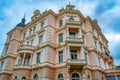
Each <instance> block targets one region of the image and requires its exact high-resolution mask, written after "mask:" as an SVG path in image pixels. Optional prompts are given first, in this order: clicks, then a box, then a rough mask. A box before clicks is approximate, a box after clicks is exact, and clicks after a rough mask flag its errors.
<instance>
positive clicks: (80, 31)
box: [79, 26, 82, 38]
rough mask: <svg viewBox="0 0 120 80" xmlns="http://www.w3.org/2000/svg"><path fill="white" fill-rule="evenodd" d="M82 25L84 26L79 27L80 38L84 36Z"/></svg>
mask: <svg viewBox="0 0 120 80" xmlns="http://www.w3.org/2000/svg"><path fill="white" fill-rule="evenodd" d="M81 27H82V26H80V28H79V38H82V30H81Z"/></svg>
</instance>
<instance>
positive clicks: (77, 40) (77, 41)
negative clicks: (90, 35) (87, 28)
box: [66, 37, 83, 43]
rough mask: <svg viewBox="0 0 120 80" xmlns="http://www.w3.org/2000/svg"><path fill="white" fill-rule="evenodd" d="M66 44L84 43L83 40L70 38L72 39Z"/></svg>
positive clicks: (68, 39) (68, 38)
mask: <svg viewBox="0 0 120 80" xmlns="http://www.w3.org/2000/svg"><path fill="white" fill-rule="evenodd" d="M66 42H68V43H83V38H70V37H67V39H66Z"/></svg>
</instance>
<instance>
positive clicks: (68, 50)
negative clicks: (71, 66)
mask: <svg viewBox="0 0 120 80" xmlns="http://www.w3.org/2000/svg"><path fill="white" fill-rule="evenodd" d="M67 53H68V59H70V46H68V47H67Z"/></svg>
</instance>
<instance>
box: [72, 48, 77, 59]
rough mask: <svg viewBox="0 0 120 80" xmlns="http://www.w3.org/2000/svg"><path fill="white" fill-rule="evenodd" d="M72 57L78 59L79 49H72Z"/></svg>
mask: <svg viewBox="0 0 120 80" xmlns="http://www.w3.org/2000/svg"><path fill="white" fill-rule="evenodd" d="M70 53H71V59H77V50H70Z"/></svg>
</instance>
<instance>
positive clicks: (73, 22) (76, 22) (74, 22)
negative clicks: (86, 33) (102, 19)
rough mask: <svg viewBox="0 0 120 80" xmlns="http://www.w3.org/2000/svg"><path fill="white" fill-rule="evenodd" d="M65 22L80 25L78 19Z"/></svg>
mask: <svg viewBox="0 0 120 80" xmlns="http://www.w3.org/2000/svg"><path fill="white" fill-rule="evenodd" d="M66 24H72V25H81V22H80V21H74V20H66Z"/></svg>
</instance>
